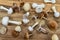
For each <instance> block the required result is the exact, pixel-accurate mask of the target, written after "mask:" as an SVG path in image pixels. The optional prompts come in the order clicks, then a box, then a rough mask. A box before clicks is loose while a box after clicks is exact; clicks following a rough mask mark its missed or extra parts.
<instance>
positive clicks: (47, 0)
mask: <svg viewBox="0 0 60 40" xmlns="http://www.w3.org/2000/svg"><path fill="white" fill-rule="evenodd" d="M44 2H50V3H56V0H44Z"/></svg>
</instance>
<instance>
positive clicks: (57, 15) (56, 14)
mask: <svg viewBox="0 0 60 40" xmlns="http://www.w3.org/2000/svg"><path fill="white" fill-rule="evenodd" d="M52 10H53V12H54V16H55V17H59V16H60V13H59V12H57V11H56V7H55V6H53V7H52Z"/></svg>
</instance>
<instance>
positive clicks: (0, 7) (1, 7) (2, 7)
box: [0, 6, 8, 11]
mask: <svg viewBox="0 0 60 40" xmlns="http://www.w3.org/2000/svg"><path fill="white" fill-rule="evenodd" d="M0 9H3V10H6V11H8V9H7V8H5V7H4V6H0Z"/></svg>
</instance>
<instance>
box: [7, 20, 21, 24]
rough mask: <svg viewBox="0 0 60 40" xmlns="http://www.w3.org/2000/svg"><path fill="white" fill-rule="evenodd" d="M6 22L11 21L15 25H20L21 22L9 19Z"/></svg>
mask: <svg viewBox="0 0 60 40" xmlns="http://www.w3.org/2000/svg"><path fill="white" fill-rule="evenodd" d="M8 22H9V23H12V24H16V25H20V24H21V22H17V21H11V20H9V21H8Z"/></svg>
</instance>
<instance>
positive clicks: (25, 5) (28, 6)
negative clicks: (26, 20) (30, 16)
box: [23, 3, 31, 11]
mask: <svg viewBox="0 0 60 40" xmlns="http://www.w3.org/2000/svg"><path fill="white" fill-rule="evenodd" d="M30 8H31V6H30V4H29V3H25V4H24V6H23V9H24V10H25V11H29V10H30Z"/></svg>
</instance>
